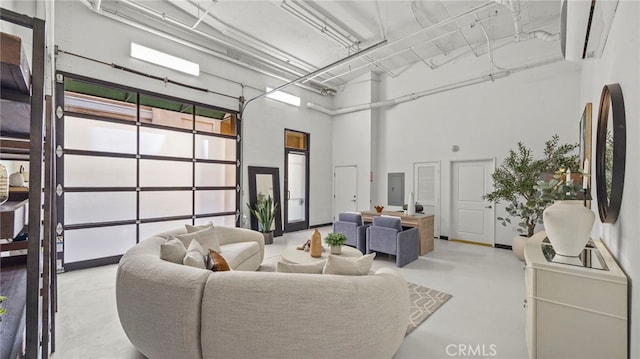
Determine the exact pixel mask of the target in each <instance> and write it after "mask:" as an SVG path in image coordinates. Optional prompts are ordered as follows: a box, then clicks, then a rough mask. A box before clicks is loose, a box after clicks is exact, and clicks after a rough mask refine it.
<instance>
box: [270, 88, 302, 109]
mask: <svg viewBox="0 0 640 359" xmlns="http://www.w3.org/2000/svg"><path fill="white" fill-rule="evenodd" d="M271 90H273V89H272V88H271V87H267V92H269V91H271ZM267 97H268V98H270V99H273V100H276V101H280V102H284V103H288V104H289V105H293V106H297V107H300V97H298V96H293V95H291V94H288V93H286V92H282V91H273V92H272V93H267Z"/></svg>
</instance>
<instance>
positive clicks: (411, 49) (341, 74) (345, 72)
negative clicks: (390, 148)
mask: <svg viewBox="0 0 640 359" xmlns="http://www.w3.org/2000/svg"><path fill="white" fill-rule="evenodd" d="M488 19H489V18H486V19H482V20H476V22H474V23H472V24H470V25H465V26H462V27H460V28H458V29H456V30H452V31H449V32H447V33H445V34H442V35H438V36H436V37H434V38H431V39H429V40H426V41H424V42H423V43H421V44H420V45H426V44H429V43H431V42H434V41H437V40H439V39H442V38H444V37H447V36H450V35H452V34H455V33H457V32H458V31H459V30H461V29H464V28H467V27H473V26H475V25H476V24H478V23H480V24H481V23H482V22H484V21H487V20H488ZM406 51H413V48H412V47H407V48H404V49H402V50H398V51H396V52H394V53H392V54H389V55H387V56H383V57H381V58H379V59H375V60H374V63H376V62H380V61H384V60H387V59H390V58H393V57H396V56H398V55H400V54H402V53H404V52H406ZM474 53H475V52H474ZM476 56H478V55H476ZM369 65H372V63H371V62H369V63H366V64H362V65H359V66H356V67H351V68H349V70H347V71H344V72H342V73H340V74H338V75H334V76H331V77H329V78H328V79H325V80H323V81H320V83H321V84H324V83H327V82H329V81H331V80H335V79H337V78H340V77H342V76H344V75H347V74H349V73H351V72H354V71H357V70H360V69H363V68H365V67H367V66H369ZM393 77H395V76H393Z"/></svg>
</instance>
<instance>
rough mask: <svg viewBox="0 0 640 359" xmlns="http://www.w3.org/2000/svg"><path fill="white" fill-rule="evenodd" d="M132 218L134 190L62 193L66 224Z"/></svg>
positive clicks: (134, 216)
mask: <svg viewBox="0 0 640 359" xmlns="http://www.w3.org/2000/svg"><path fill="white" fill-rule="evenodd" d="M134 219H136V193H135V192H95V193H92V192H67V193H65V194H64V221H65V223H66V224H78V223H99V222H111V221H124V220H134Z"/></svg>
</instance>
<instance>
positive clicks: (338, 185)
mask: <svg viewBox="0 0 640 359" xmlns="http://www.w3.org/2000/svg"><path fill="white" fill-rule="evenodd" d="M333 176H334V183H333V186H334V187H333V210H334V217H333V221H334V222H335V221H336V220H337V218H338V213H341V212H355V211H357V210H358V167H357V166H336V167H335V168H334V170H333Z"/></svg>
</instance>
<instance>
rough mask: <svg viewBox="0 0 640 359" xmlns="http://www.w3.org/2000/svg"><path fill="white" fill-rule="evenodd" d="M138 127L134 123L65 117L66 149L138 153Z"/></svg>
mask: <svg viewBox="0 0 640 359" xmlns="http://www.w3.org/2000/svg"><path fill="white" fill-rule="evenodd" d="M136 137H137V129H136V126H133V125H124V124H119V123H112V122H105V121H97V120H89V119H86V118H79V117H73V116H65V117H64V147H65V148H66V149H75V150H87V151H100V152H116V153H133V154H135V153H136Z"/></svg>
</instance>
